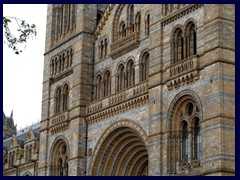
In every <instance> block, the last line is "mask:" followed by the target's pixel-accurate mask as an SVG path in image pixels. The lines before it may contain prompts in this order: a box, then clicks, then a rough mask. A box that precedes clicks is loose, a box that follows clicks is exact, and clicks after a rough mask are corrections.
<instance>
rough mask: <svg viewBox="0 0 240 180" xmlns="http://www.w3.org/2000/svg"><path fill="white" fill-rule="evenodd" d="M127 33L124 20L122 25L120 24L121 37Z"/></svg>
mask: <svg viewBox="0 0 240 180" xmlns="http://www.w3.org/2000/svg"><path fill="white" fill-rule="evenodd" d="M126 35H127V31H126V25H125V23H124V22H122V23H121V25H120V36H121V38H123V37H125V36H126Z"/></svg>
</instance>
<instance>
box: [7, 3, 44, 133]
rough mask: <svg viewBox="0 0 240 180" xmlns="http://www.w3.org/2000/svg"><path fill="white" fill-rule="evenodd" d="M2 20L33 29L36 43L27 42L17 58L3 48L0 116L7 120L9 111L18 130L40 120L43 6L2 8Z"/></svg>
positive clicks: (26, 5) (21, 5) (33, 41)
mask: <svg viewBox="0 0 240 180" xmlns="http://www.w3.org/2000/svg"><path fill="white" fill-rule="evenodd" d="M3 16H12V17H18V18H20V19H22V20H25V21H26V22H28V23H29V24H35V25H36V29H37V37H36V39H33V40H28V42H27V43H26V48H25V49H23V52H22V53H21V54H20V55H16V54H15V53H14V52H13V50H12V49H9V48H8V47H7V45H6V44H3V112H4V113H5V115H6V116H10V114H11V112H12V110H13V120H14V123H15V124H17V130H19V129H21V128H25V127H26V126H30V125H32V124H33V123H36V122H38V121H40V120H41V101H42V80H43V62H44V55H43V54H44V49H45V33H46V17H47V5H46V4H3ZM14 24H15V23H13V24H12V26H11V28H13V29H14V28H17V25H16V24H15V25H14ZM3 40H4V39H3Z"/></svg>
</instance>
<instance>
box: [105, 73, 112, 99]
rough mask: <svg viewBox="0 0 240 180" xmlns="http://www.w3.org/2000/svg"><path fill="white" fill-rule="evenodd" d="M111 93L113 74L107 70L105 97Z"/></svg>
mask: <svg viewBox="0 0 240 180" xmlns="http://www.w3.org/2000/svg"><path fill="white" fill-rule="evenodd" d="M110 94H111V74H110V71H109V70H107V71H106V72H105V74H104V97H106V96H108V95H110Z"/></svg>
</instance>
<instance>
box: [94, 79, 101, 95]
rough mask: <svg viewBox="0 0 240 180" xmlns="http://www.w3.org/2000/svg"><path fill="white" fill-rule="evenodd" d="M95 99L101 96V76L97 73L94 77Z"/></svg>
mask: <svg viewBox="0 0 240 180" xmlns="http://www.w3.org/2000/svg"><path fill="white" fill-rule="evenodd" d="M95 92H96V95H95V98H96V99H100V98H101V97H102V76H101V75H98V76H97V78H96V90H95Z"/></svg>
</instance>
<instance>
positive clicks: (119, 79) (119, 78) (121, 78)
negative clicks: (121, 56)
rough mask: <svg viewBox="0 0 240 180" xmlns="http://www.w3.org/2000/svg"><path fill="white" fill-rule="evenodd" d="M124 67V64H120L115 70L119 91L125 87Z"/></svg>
mask: <svg viewBox="0 0 240 180" xmlns="http://www.w3.org/2000/svg"><path fill="white" fill-rule="evenodd" d="M124 71H125V69H124V65H123V64H120V65H119V66H118V70H117V90H118V91H120V90H122V89H124V88H125V72H124Z"/></svg>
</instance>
